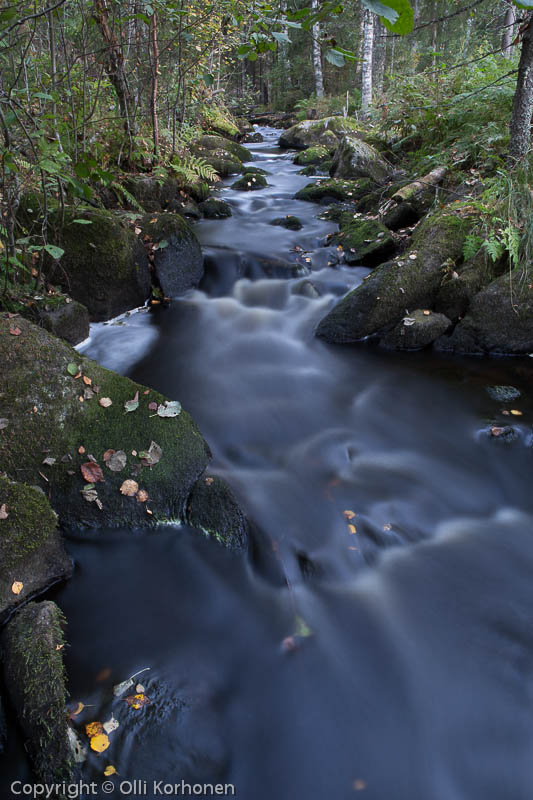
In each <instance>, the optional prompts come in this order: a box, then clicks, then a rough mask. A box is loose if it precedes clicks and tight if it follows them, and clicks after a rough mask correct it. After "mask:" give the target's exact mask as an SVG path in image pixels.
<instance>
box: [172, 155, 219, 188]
mask: <svg viewBox="0 0 533 800" xmlns="http://www.w3.org/2000/svg"><path fill="white" fill-rule="evenodd" d="M170 168H171V169H172V171H173V172H174V173H175V174H176V175H177V176H178V177H179V178H181V179H182V180H183V181H184V184H185V186H189V185H191V184H194V183H196V182H197V181H198V179H200V180H204V181H210V182H212V181H215V180H216V179H217V178H218V175H217V172H216V170H215V169H214V168H213V167H212V166H211V164H208V163H207V161H206V160H205V159H204V158H201V157H200V156H193V155H188V156H184V157H182V158H180V157H179V156H174V158H173V159H172V161H171V162H170Z"/></svg>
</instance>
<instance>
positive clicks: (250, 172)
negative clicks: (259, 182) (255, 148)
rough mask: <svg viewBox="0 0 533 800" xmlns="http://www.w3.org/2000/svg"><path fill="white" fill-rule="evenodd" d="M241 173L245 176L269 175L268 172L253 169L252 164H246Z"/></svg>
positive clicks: (256, 168)
mask: <svg viewBox="0 0 533 800" xmlns="http://www.w3.org/2000/svg"><path fill="white" fill-rule="evenodd" d="M243 172H246V174H247V175H270V172H267V171H266V169H261V167H254V166H253V165H252V164H247V165H246V166H245V167H244V168H243Z"/></svg>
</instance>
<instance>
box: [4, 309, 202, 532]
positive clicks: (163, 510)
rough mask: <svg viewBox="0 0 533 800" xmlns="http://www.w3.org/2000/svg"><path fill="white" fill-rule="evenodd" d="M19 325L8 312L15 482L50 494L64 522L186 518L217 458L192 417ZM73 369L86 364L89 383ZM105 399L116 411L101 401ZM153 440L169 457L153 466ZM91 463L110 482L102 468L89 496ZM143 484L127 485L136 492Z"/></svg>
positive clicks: (7, 394)
mask: <svg viewBox="0 0 533 800" xmlns="http://www.w3.org/2000/svg"><path fill="white" fill-rule="evenodd" d="M11 325H12V322H11V320H10V319H9V318H8V317H7V315H6V314H0V359H1V361H2V365H3V366H2V395H1V396H0V417H1V418H3V419H7V420H8V424H7V427H5V428H4V429H3V430H2V437H1V439H0V463H1V464H2V470H3V471H5V472H6V473H7V476H8V477H10V478H11V479H13V480H23V481H24V482H25V483H26V484H28V485H35V486H38V487H40V488H42V489H43V490H44V491H45V492H46V496H47V497H48V498H49V501H50V504H51V506H52V508H53V509H54V511H56V513H57V514H58V515H59V521H60V523H61V524H62V525H65V526H68V527H70V526H72V527H105V526H109V527H122V526H130V525H131V526H144V525H152V524H153V523H154V522H156V521H159V520H165V519H166V520H182V519H183V514H184V509H185V505H186V500H187V498H188V497H189V495H190V493H191V491H192V487H193V486H194V484H195V482H196V480H197V479H198V477H199V476H200V475H201V474H202V473H203V472H204V470H205V468H206V466H207V464H208V461H209V458H210V452H209V448H208V446H207V444H206V443H205V441H204V440H203V438H202V436H201V434H200V432H199V431H198V429H197V427H196V425H195V424H194V422H193V420H192V419H191V417H190V416H189V415H188V414H187V413H186V411H184V410H180V411H179V413H178V416H176V417H168V418H165V417H160V416H158V415H157V413H156V409H157V407H158V406H160V405H164V404H165V402H166V398H165V397H163V396H162V395H161V394H159V393H158V392H155V391H153V390H148V389H146V387H144V386H141V385H139V384H137V383H134V382H133V381H130V380H129V379H127V378H124V377H122V376H121V375H117V374H116V373H114V372H111V371H109V370H106V369H104V368H103V367H100V366H99V365H98V364H96V363H95V362H94V361H91V360H90V359H88V358H85V357H84V356H81V355H80V354H79V353H77V352H76V351H75V350H74V349H73V348H72V347H71V346H70V345H68V344H67V343H66V342H63V341H61V340H60V339H57V338H55V337H54V336H52V335H51V334H49V333H48V332H47V331H45V330H43V329H42V328H39V327H38V326H36V325H33V324H32V323H30V322H28V321H27V320H25V319H19V318H17V327H18V328H19V329H20V331H21V333H20V335H19V336H10V335H9V328H10V326H11ZM69 365H73V366H75V367H78V366H79V367H81V370H80V371H81V373H82V374H83V376H85V378H86V379H87V381H89V383H87V381H86V380H85V378H82V377H80V378H77V379H76V378H75V377H74V376H73V375H71V374H70V373H69V369H68V368H69ZM71 371H74V370H72V369H71ZM96 389H98V391H97V392H96V391H95V390H96ZM137 393H138V395H137ZM136 397H137V401H138V403H139V406H138V408H136V409H134V410H133V411H130V412H126V409H125V403H126V401H129V400H133V399H135V398H136ZM80 398H81V400H80ZM104 398H109V399H110V400H111V401H112V405H110V406H106V404H104V406H102V405H100V402H99V401H100V400H103V399H104ZM106 402H107V401H106ZM149 404H152V408H149V407H148V405H149ZM153 404H156V406H155V408H154V406H153ZM178 410H179V407H178ZM152 442H155V443H156V445H157V446H158V447H159V448H161V451H162V455H161V457H160V459H159V461H158V462H157V463H155V464H153V465H152V466H149V465H148V464H146V463H145V461H144V462H143V460H142V458H141V457H140V455H139V454H141V453H143V452H147V451H148V450H149V448H150V445H151V443H152ZM109 450H115V451H123V453H124V454H125V459H126V462H125V466H124V468H123V469H122V470H120V471H112V470H111V469H110V468H109V467H108V466H107V465H106V462H105V461H104V454H105V453H106V451H109ZM92 458H94V459H95V461H96V463H97V464H98V466H99V467H100V468H101V470H102V474H101V478H103V482H102V480H97V479H98V477H99V476H98V473H97V472H96V474H95V475H94V478H95V480H94V481H92V482H93V483H94V489H90V490H84V487H86V486H87V484H88V481H87V480H86V478H85V477H84V476H83V474H82V471H81V467H82V466H83V465H87V464H89V465H90V464H91V463H92V462H91V459H92ZM45 459H46V463H43V462H45ZM89 468H90V469H92V468H91V467H89ZM125 480H131V481H135V483H136V484H137V486H138V488H139V490H140V491H143V492H146V495H147V497H148V499H146V496H145V495H144V494H141V495H138V494H137V493H136V492H135V491H134V493H133V494H131V495H129V494H123V493H121V486H122V484H123V482H124V481H125ZM134 488H135V487H134V486H133V487H132V485H131V484H129V485H128V491H130V490H132V489H134ZM143 500H146V502H143ZM148 512H151V513H148ZM8 520H9V518H8ZM8 520H4V521H2V520H0V524H3V522H6V521H8Z"/></svg>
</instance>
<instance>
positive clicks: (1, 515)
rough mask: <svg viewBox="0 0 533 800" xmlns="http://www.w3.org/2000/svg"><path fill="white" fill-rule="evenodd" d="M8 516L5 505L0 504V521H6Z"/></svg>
mask: <svg viewBox="0 0 533 800" xmlns="http://www.w3.org/2000/svg"><path fill="white" fill-rule="evenodd" d="M8 517H9V514H8V513H7V506H6V504H5V503H2V505H1V506H0V519H7V518H8Z"/></svg>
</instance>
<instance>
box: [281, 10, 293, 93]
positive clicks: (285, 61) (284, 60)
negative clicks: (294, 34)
mask: <svg viewBox="0 0 533 800" xmlns="http://www.w3.org/2000/svg"><path fill="white" fill-rule="evenodd" d="M279 10H280V12H281V15H282V17H283V18H285V14H286V13H287V0H280V4H279ZM281 32H282V33H283V34H284V35H285V36H288V35H289V26H288V25H283V26H282V28H281ZM279 57H280V61H281V65H282V67H283V70H284V72H285V81H286V85H287V86H289V87H290V86H291V85H292V79H291V62H290V60H289V45H288V44H286V42H282V43H281V45H280V48H279Z"/></svg>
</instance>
